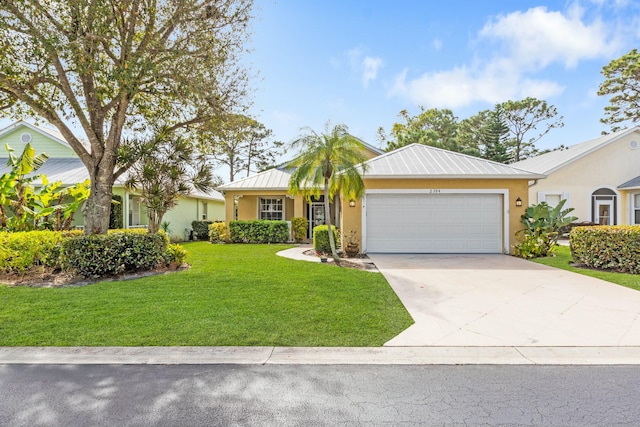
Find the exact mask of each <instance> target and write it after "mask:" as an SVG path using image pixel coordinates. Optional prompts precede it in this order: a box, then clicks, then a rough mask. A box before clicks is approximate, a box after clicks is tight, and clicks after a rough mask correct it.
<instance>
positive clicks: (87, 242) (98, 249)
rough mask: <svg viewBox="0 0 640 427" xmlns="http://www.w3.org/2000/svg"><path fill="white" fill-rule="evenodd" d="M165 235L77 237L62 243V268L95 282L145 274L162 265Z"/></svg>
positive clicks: (119, 234) (140, 234)
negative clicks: (99, 278)
mask: <svg viewBox="0 0 640 427" xmlns="http://www.w3.org/2000/svg"><path fill="white" fill-rule="evenodd" d="M168 243H169V242H168V239H167V236H166V235H165V234H149V233H144V234H142V233H110V234H93V235H88V236H79V237H76V238H74V239H67V240H65V241H64V242H63V245H62V247H63V257H64V262H65V268H68V269H70V270H72V271H75V272H77V273H78V274H80V275H82V276H84V277H88V278H92V279H97V278H98V277H103V276H112V275H116V274H121V273H129V272H135V271H147V270H153V269H154V268H156V267H158V266H160V265H161V264H163V263H166V259H165V254H166V251H167V245H168Z"/></svg>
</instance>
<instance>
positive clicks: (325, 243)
mask: <svg viewBox="0 0 640 427" xmlns="http://www.w3.org/2000/svg"><path fill="white" fill-rule="evenodd" d="M331 228H332V229H333V236H334V238H335V242H336V245H337V244H338V230H337V229H336V226H335V225H332V226H331ZM313 249H314V250H315V251H316V252H317V253H320V254H329V253H331V245H330V244H329V227H327V225H326V224H325V225H317V226H315V227H313Z"/></svg>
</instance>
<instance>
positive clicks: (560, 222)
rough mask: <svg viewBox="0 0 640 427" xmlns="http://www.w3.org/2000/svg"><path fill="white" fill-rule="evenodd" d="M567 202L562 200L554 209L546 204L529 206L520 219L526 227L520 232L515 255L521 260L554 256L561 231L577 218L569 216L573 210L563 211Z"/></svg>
mask: <svg viewBox="0 0 640 427" xmlns="http://www.w3.org/2000/svg"><path fill="white" fill-rule="evenodd" d="M565 203H566V200H561V201H560V203H558V205H557V206H555V207H554V208H552V207H551V206H549V205H548V204H547V203H546V202H541V203H539V204H537V205H533V206H529V207H528V208H527V209H526V210H525V213H524V214H523V215H522V216H521V217H520V223H521V224H522V225H523V226H524V229H523V230H520V231H519V232H518V238H519V240H520V242H519V243H517V244H516V245H515V246H514V249H515V255H516V256H519V257H521V258H537V257H545V256H549V255H552V256H553V251H554V250H555V247H556V243H557V242H558V237H560V229H561V228H562V227H565V226H567V225H568V224H569V223H571V222H572V221H575V220H576V219H577V218H576V217H575V216H567V215H568V214H569V213H570V212H571V211H573V208H569V209H564V210H563V209H562V208H563V206H564V204H565Z"/></svg>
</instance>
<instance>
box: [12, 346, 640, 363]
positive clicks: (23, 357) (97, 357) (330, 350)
mask: <svg viewBox="0 0 640 427" xmlns="http://www.w3.org/2000/svg"><path fill="white" fill-rule="evenodd" d="M9 364H20V365H42V364H47V365H49V364H52V365H178V364H180V365H212V364H215V365H217V364H226V365H294V364H296V365H297V364H302V365H640V347H355V348H348V347H339V348H338V347H2V348H0V365H9Z"/></svg>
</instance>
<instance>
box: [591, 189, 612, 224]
mask: <svg viewBox="0 0 640 427" xmlns="http://www.w3.org/2000/svg"><path fill="white" fill-rule="evenodd" d="M617 198H618V196H617V195H616V192H615V191H613V190H611V189H610V188H599V189H597V190H596V191H594V192H593V194H591V218H592V221H593V222H595V223H596V224H600V225H616V224H617V218H618V206H617V205H618V204H617Z"/></svg>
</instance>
